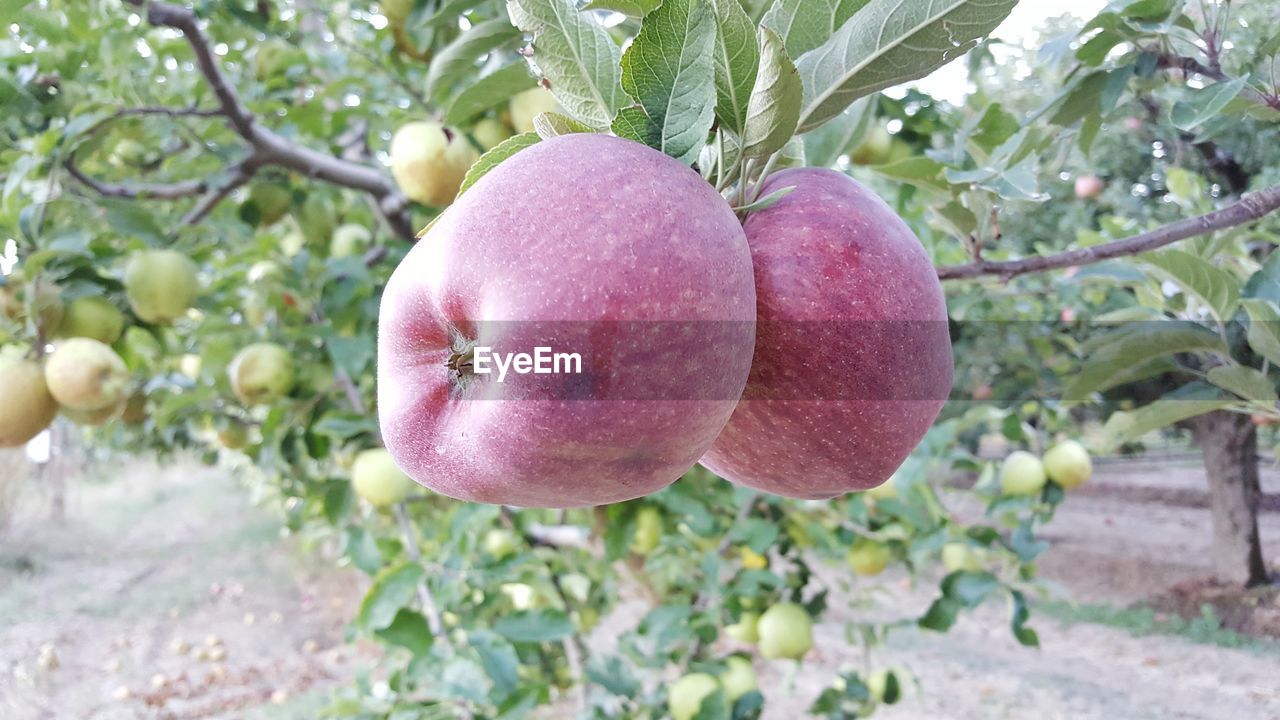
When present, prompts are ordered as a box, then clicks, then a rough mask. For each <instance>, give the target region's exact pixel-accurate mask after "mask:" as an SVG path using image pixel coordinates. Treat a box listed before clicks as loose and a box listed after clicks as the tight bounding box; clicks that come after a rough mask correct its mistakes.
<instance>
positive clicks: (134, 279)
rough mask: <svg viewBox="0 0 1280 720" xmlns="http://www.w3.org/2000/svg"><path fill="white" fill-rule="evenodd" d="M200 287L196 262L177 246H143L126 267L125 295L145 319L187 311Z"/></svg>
mask: <svg viewBox="0 0 1280 720" xmlns="http://www.w3.org/2000/svg"><path fill="white" fill-rule="evenodd" d="M199 291H200V280H199V278H197V277H196V265H195V263H193V262H191V259H190V258H188V257H187V256H186V255H183V254H182V253H180V252H178V251H176V250H144V251H142V252H139V253H135V254H134V255H133V257H131V258H130V259H129V264H128V265H127V266H126V267H125V271H124V292H125V295H126V296H127V297H128V298H129V305H130V306H131V307H132V308H133V312H134V314H135V315H137V316H138V317H139V318H141V319H142V320H144V321H145V322H149V323H170V322H173V321H174V320H176V319H178V318H180V317H182V316H183V315H186V313H187V310H188V309H190V307H191V304H192V303H193V302H195V299H196V295H197V294H198V293H199Z"/></svg>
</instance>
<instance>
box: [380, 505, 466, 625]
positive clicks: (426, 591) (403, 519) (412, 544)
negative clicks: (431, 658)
mask: <svg viewBox="0 0 1280 720" xmlns="http://www.w3.org/2000/svg"><path fill="white" fill-rule="evenodd" d="M391 509H392V512H394V513H395V516H396V520H397V521H399V523H400V534H401V535H402V536H403V537H404V547H405V552H407V553H409V559H410V560H412V561H414V562H421V561H422V550H421V549H420V548H419V547H418V535H417V533H416V532H415V531H414V528H413V521H412V520H410V519H409V512H408V511H407V510H406V509H405V504H404V503H402V502H399V503H396V504H395V505H393V506H392V508H391ZM418 602H420V603H421V604H422V612H423V614H424V615H426V617H427V629H429V630H430V631H431V634H432V635H433V636H435V638H436V639H437V640H439V641H440V642H442V643H444V646H445V648H448V649H450V650H451V649H453V643H451V642H449V634H448V633H447V632H445V629H444V622H443V621H442V620H441V619H440V608H439V607H438V606H437V605H436V599H435V597H434V596H432V594H431V588H429V587H427V583H426V581H425V580H424V581H422V582H420V583H418Z"/></svg>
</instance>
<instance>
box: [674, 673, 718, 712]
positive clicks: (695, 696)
mask: <svg viewBox="0 0 1280 720" xmlns="http://www.w3.org/2000/svg"><path fill="white" fill-rule="evenodd" d="M719 689H720V681H719V680H716V679H715V677H714V676H712V675H708V674H707V673H700V672H699V673H689V674H688V675H685V676H684V677H682V678H680V679H679V680H677V681H675V682H674V683H672V684H671V687H669V688H667V707H668V708H669V709H670V710H671V717H672V718H674V720H693V717H694V716H695V715H697V714H698V710H699V709H700V708H701V707H702V701H703V700H706V699H707V698H708V697H710V696H711V695H713V694H715V692H716V691H717V690H719Z"/></svg>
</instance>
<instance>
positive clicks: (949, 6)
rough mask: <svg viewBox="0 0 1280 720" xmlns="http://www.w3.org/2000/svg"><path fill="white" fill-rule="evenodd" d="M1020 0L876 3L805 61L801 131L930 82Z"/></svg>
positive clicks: (886, 0) (802, 62)
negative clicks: (858, 103) (856, 105)
mask: <svg viewBox="0 0 1280 720" xmlns="http://www.w3.org/2000/svg"><path fill="white" fill-rule="evenodd" d="M1014 5H1017V0H918V1H917V2H903V1H902V0H871V2H870V3H868V4H867V6H866V7H864V8H862V10H861V11H859V12H858V13H857V15H855V16H854V17H853V18H851V19H850V20H849V21H848V22H846V23H845V24H844V25H842V26H841V27H840V29H839V30H837V31H836V33H835V34H834V35H832V36H831V38H830V39H828V40H827V41H826V42H824V43H823V44H822V45H820V46H818V47H816V48H814V49H813V50H810V51H809V52H807V53H805V54H804V55H802V56H801V57H800V59H799V60H798V61H797V62H796V67H797V68H799V70H800V77H801V78H802V79H803V81H804V90H805V100H804V110H803V112H801V114H800V128H799V132H802V133H803V132H808V131H809V130H812V129H814V128H816V127H818V126H819V125H821V124H822V123H824V122H826V121H828V120H830V119H831V118H833V117H835V116H836V115H839V114H840V112H841V111H842V110H844V109H845V108H846V107H848V106H849V104H850V103H852V102H853V101H854V100H857V99H858V98H860V97H862V96H864V95H869V94H871V93H873V92H876V91H878V90H883V89H885V88H888V87H892V86H894V85H898V84H900V83H903V82H906V81H908V80H915V79H917V78H921V77H924V76H925V75H928V74H929V73H931V72H933V71H934V70H936V69H938V68H940V67H942V66H943V65H945V64H947V63H949V62H951V61H952V60H954V59H956V58H958V57H960V56H961V55H963V54H965V53H967V52H968V51H969V50H970V49H971V48H972V47H973V46H974V45H976V44H977V41H978V39H979V38H981V37H983V36H985V35H986V34H987V33H989V32H991V31H992V30H994V29H995V28H996V26H997V25H999V24H1000V23H1001V21H1003V20H1004V19H1005V17H1007V16H1008V15H1009V12H1010V11H1011V10H1013V7H1014Z"/></svg>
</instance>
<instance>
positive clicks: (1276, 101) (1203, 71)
mask: <svg viewBox="0 0 1280 720" xmlns="http://www.w3.org/2000/svg"><path fill="white" fill-rule="evenodd" d="M1156 67H1157V68H1160V69H1162V70H1168V69H1170V68H1176V69H1178V70H1181V71H1182V72H1184V73H1186V74H1188V75H1192V74H1195V75H1202V76H1204V77H1207V78H1209V79H1210V80H1217V81H1219V82H1223V81H1226V80H1233V79H1234V78H1232V77H1231V76H1230V75H1228V74H1227V73H1225V72H1223V70H1222V68H1221V67H1214V66H1211V65H1206V64H1204V63H1202V62H1200V61H1199V60H1197V59H1195V58H1193V57H1187V56H1185V55H1178V54H1175V53H1172V52H1162V53H1157V55H1156ZM1240 94H1241V95H1243V96H1244V97H1245V99H1247V100H1249V101H1250V102H1254V103H1257V104H1259V105H1265V106H1267V107H1269V108H1271V109H1272V110H1277V111H1280V97H1277V96H1275V95H1267V94H1264V93H1261V92H1258V91H1257V90H1256V89H1254V88H1252V87H1249V86H1247V85H1246V86H1245V88H1244V89H1243V90H1242V91H1241V92H1240Z"/></svg>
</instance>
